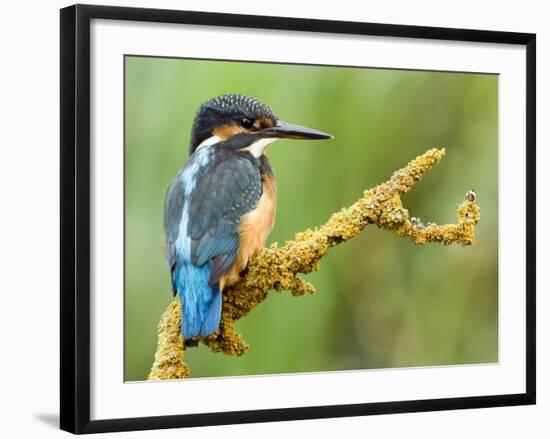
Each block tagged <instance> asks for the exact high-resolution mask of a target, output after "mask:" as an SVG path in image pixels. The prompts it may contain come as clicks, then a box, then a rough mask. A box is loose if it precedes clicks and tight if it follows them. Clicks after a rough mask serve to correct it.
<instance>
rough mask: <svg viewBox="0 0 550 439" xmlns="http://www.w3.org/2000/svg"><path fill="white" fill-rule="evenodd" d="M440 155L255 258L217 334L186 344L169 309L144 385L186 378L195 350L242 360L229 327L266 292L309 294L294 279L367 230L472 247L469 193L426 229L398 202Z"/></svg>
mask: <svg viewBox="0 0 550 439" xmlns="http://www.w3.org/2000/svg"><path fill="white" fill-rule="evenodd" d="M444 155H445V150H444V149H435V148H434V149H431V150H429V151H427V152H426V153H424V154H423V155H421V156H419V157H417V158H416V159H414V160H413V161H411V162H410V163H409V164H408V165H407V166H405V167H404V168H402V169H400V170H399V171H396V172H394V174H393V175H392V177H391V178H390V179H389V180H388V181H386V182H385V183H382V184H380V185H378V186H376V187H375V188H373V189H370V190H367V191H365V192H364V193H363V196H362V197H361V198H360V199H359V200H358V201H356V202H355V203H354V204H353V205H351V206H350V207H347V208H344V209H342V210H340V211H339V212H337V213H334V214H333V215H332V216H331V217H330V219H329V220H328V221H327V223H326V224H324V225H322V226H321V227H318V228H316V229H313V230H311V229H308V230H305V231H303V232H300V233H297V234H296V236H295V238H294V240H292V241H287V242H285V244H284V245H283V246H281V247H279V246H278V245H277V244H273V245H271V246H270V247H268V248H265V249H264V250H262V251H261V252H260V253H258V254H257V255H255V257H254V258H253V259H252V261H251V262H250V264H249V265H248V268H247V270H246V271H245V272H243V273H242V274H241V278H240V280H239V281H238V282H237V283H236V284H235V285H233V286H232V287H230V288H228V289H227V290H226V291H224V294H223V307H222V318H221V324H220V328H219V329H218V330H217V331H216V332H215V333H214V334H212V335H210V336H208V337H201V338H200V339H199V340H187V341H185V342H184V341H183V339H182V337H181V333H180V323H181V307H180V306H179V303H178V302H177V301H174V302H172V303H171V304H170V305H169V306H168V308H167V309H166V311H165V312H164V314H163V316H162V318H161V322H160V323H159V327H158V346H157V353H156V355H155V362H154V364H153V367H152V369H151V373H150V374H149V379H174V378H183V377H185V376H187V374H188V367H187V365H186V364H185V362H184V360H183V350H184V348H185V347H191V346H196V345H197V344H198V343H199V342H202V343H204V344H205V345H207V346H209V347H210V348H211V349H212V350H213V351H214V352H223V353H225V354H228V355H243V354H244V353H245V352H246V351H247V349H248V345H247V344H246V342H245V341H244V340H243V338H242V337H241V336H240V335H239V334H237V333H236V332H235V329H234V322H235V321H236V320H238V319H240V318H242V317H244V316H246V315H247V314H248V313H249V312H250V310H251V309H253V308H254V307H255V306H256V305H258V304H259V303H261V302H262V301H263V300H264V299H265V298H266V296H267V294H268V292H269V291H270V290H273V289H275V290H277V291H284V290H289V291H291V292H292V294H293V295H295V296H300V295H304V294H312V293H314V292H315V288H314V287H313V285H311V284H310V283H308V282H305V281H304V280H303V279H300V278H299V277H298V275H299V274H307V273H310V272H312V271H315V270H318V269H319V262H320V259H321V258H322V257H323V256H325V255H326V254H327V253H328V251H329V249H330V248H331V247H333V246H335V245H337V244H340V243H341V242H344V241H347V240H348V239H351V238H353V237H354V236H357V235H358V234H359V233H361V232H362V231H363V230H364V229H365V227H366V226H367V225H369V224H374V225H376V226H378V227H380V228H383V229H386V230H390V231H392V232H394V233H395V234H397V235H398V236H403V237H407V238H410V239H411V240H412V241H413V242H414V243H416V244H426V243H429V242H441V243H443V244H445V245H449V244H451V243H454V242H456V243H458V244H461V245H471V244H473V242H474V231H475V226H476V224H477V222H478V221H479V207H478V206H477V205H476V204H475V193H474V192H473V191H468V193H467V194H466V198H465V201H464V202H463V203H462V204H460V205H459V206H458V209H457V216H458V223H457V224H446V225H436V224H432V223H429V224H428V225H426V226H424V224H423V223H422V222H421V221H420V220H419V219H418V218H414V217H410V215H409V212H408V210H407V209H405V208H404V207H403V204H402V202H401V195H403V194H404V193H406V192H409V191H410V190H411V189H412V187H413V186H414V185H415V184H416V183H417V182H418V181H419V180H420V179H421V178H422V175H423V174H424V173H425V172H426V171H428V170H429V169H430V168H431V167H432V166H433V165H435V164H436V163H438V162H439V161H440V160H441V159H442V158H443V157H444Z"/></svg>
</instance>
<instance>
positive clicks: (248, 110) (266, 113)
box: [189, 94, 332, 157]
mask: <svg viewBox="0 0 550 439" xmlns="http://www.w3.org/2000/svg"><path fill="white" fill-rule="evenodd" d="M330 138H332V136H331V135H330V134H326V133H323V132H321V131H317V130H313V129H311V128H306V127H302V126H299V125H294V124H290V123H287V122H282V121H280V120H279V119H278V118H277V116H276V115H275V113H274V112H273V110H272V109H271V108H269V107H268V106H267V105H265V104H264V103H262V102H260V101H258V100H256V99H254V98H251V97H248V96H242V95H238V94H226V95H222V96H218V97H215V98H212V99H210V100H208V101H206V102H205V103H204V104H202V105H201V106H200V108H199V110H198V111H197V115H196V116H195V122H194V123H193V130H192V132H191V144H190V147H189V154H193V153H194V152H195V151H196V150H198V149H200V148H203V147H206V146H210V145H214V144H217V145H219V146H220V147H223V148H228V149H234V150H248V151H249V152H250V153H251V154H252V155H253V156H255V157H260V156H261V155H262V154H263V153H264V152H265V150H266V149H267V147H268V146H269V144H271V143H273V142H274V141H275V140H277V139H312V140H314V139H330Z"/></svg>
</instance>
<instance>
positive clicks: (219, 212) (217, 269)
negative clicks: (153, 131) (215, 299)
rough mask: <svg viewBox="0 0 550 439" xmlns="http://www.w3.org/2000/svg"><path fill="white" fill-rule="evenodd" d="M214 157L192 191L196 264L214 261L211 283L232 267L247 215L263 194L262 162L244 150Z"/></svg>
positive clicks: (191, 227) (191, 228)
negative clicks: (243, 151)
mask: <svg viewBox="0 0 550 439" xmlns="http://www.w3.org/2000/svg"><path fill="white" fill-rule="evenodd" d="M224 156H225V157H223V160H213V161H212V163H211V164H210V165H209V166H208V169H207V170H205V172H204V173H203V174H202V177H201V178H200V180H199V181H198V183H197V185H196V187H195V189H194V191H193V192H192V193H191V194H190V199H189V207H188V215H189V220H188V228H187V232H188V236H189V237H190V238H191V261H192V263H193V264H194V265H197V266H202V265H204V264H206V263H209V262H210V263H211V264H212V273H211V275H210V281H209V282H210V284H211V285H214V284H216V283H218V282H219V280H220V278H221V277H222V276H223V275H224V274H225V273H227V271H229V269H230V268H231V266H232V265H233V262H234V261H235V257H236V256H237V251H238V248H239V227H240V221H241V218H242V216H243V215H245V214H246V213H248V212H250V211H251V210H253V209H254V207H255V206H256V205H257V203H258V200H259V199H260V197H261V195H262V179H261V176H260V170H259V168H258V166H257V165H256V164H255V163H253V162H252V160H251V159H249V158H247V157H246V156H244V155H242V154H236V153H230V154H227V155H226V154H224Z"/></svg>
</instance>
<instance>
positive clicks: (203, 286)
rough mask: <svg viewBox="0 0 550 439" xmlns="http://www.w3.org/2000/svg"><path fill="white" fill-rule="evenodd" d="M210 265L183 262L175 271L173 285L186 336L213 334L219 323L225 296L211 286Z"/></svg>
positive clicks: (188, 337) (215, 287) (182, 327)
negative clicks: (209, 281)
mask: <svg viewBox="0 0 550 439" xmlns="http://www.w3.org/2000/svg"><path fill="white" fill-rule="evenodd" d="M210 273H211V268H210V267H209V266H208V264H206V265H203V266H202V267H197V266H195V265H192V264H182V265H181V266H179V267H178V268H176V270H174V277H175V278H174V281H175V282H174V284H175V286H176V288H177V290H178V293H179V295H180V299H181V303H182V305H181V314H182V323H181V332H182V335H183V337H184V338H185V339H190V338H192V337H196V336H198V335H209V334H212V333H213V332H214V331H215V330H216V329H218V327H219V326H220V318H221V313H222V295H221V293H220V289H219V287H218V285H209V284H208V280H209V278H210Z"/></svg>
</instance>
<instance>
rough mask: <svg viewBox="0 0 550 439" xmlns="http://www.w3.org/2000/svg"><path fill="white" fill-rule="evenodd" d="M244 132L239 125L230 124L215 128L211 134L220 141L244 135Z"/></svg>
mask: <svg viewBox="0 0 550 439" xmlns="http://www.w3.org/2000/svg"><path fill="white" fill-rule="evenodd" d="M244 132H246V129H244V128H243V127H241V126H239V125H235V124H230V125H222V126H219V127H216V128H215V129H214V131H212V134H213V135H214V136H217V137H219V138H220V139H222V140H226V139H229V138H230V137H233V136H234V135H236V134H239V133H244Z"/></svg>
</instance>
